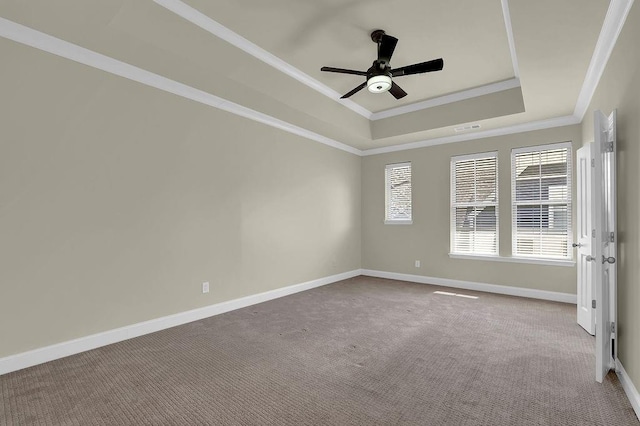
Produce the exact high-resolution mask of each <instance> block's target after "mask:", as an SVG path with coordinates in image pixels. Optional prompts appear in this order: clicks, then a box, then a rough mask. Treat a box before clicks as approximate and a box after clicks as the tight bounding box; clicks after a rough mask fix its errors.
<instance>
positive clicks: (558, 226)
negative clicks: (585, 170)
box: [511, 143, 572, 259]
mask: <svg viewBox="0 0 640 426" xmlns="http://www.w3.org/2000/svg"><path fill="white" fill-rule="evenodd" d="M511 200H512V207H511V216H512V228H513V255H514V256H525V257H541V258H556V259H570V258H571V256H572V250H571V249H570V246H571V242H572V227H571V144H570V143H565V144H555V145H547V146H543V147H533V148H520V149H515V150H513V151H512V152H511Z"/></svg>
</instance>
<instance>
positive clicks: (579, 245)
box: [571, 243, 582, 247]
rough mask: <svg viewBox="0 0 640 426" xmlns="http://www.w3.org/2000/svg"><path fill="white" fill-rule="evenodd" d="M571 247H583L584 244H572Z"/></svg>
mask: <svg viewBox="0 0 640 426" xmlns="http://www.w3.org/2000/svg"><path fill="white" fill-rule="evenodd" d="M571 245H572V246H573V247H582V244H580V243H573V244H571Z"/></svg>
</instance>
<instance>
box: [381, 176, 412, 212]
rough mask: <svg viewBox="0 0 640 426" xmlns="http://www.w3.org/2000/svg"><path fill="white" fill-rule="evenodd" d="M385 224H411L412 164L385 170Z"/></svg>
mask: <svg viewBox="0 0 640 426" xmlns="http://www.w3.org/2000/svg"><path fill="white" fill-rule="evenodd" d="M385 187H386V190H385V199H386V200H385V205H386V207H385V223H411V163H398V164H388V165H387V166H386V168H385Z"/></svg>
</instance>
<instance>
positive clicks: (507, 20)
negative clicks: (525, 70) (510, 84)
mask: <svg viewBox="0 0 640 426" xmlns="http://www.w3.org/2000/svg"><path fill="white" fill-rule="evenodd" d="M502 15H503V16H504V26H505V29H506V30H507V40H508V42H509V51H510V52H511V64H512V65H513V75H514V76H515V77H516V79H519V78H520V67H519V66H518V56H517V55H516V42H515V40H514V38H513V26H512V25H511V13H510V12H509V0H502Z"/></svg>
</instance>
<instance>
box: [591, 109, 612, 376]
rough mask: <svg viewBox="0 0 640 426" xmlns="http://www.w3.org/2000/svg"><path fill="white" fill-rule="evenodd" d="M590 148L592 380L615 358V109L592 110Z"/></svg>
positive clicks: (609, 366)
mask: <svg viewBox="0 0 640 426" xmlns="http://www.w3.org/2000/svg"><path fill="white" fill-rule="evenodd" d="M594 124H595V137H594V139H595V142H594V147H593V148H594V149H593V157H594V168H593V172H594V173H593V175H594V179H593V192H592V194H593V196H592V212H593V213H592V219H593V228H594V231H592V232H593V237H594V238H593V256H594V260H593V262H592V263H593V266H594V271H593V273H594V275H593V276H594V284H595V300H596V380H597V381H598V382H602V380H603V379H604V377H605V376H606V375H607V373H608V372H609V370H610V369H612V368H614V359H615V357H616V353H615V350H616V343H615V341H616V327H615V321H616V310H617V309H616V307H617V304H616V264H615V261H616V239H617V237H618V236H617V233H616V180H615V176H616V157H615V155H616V154H615V149H616V112H615V111H613V112H612V113H611V115H610V116H609V117H606V116H605V115H604V114H602V112H601V111H596V112H595V120H594Z"/></svg>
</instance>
